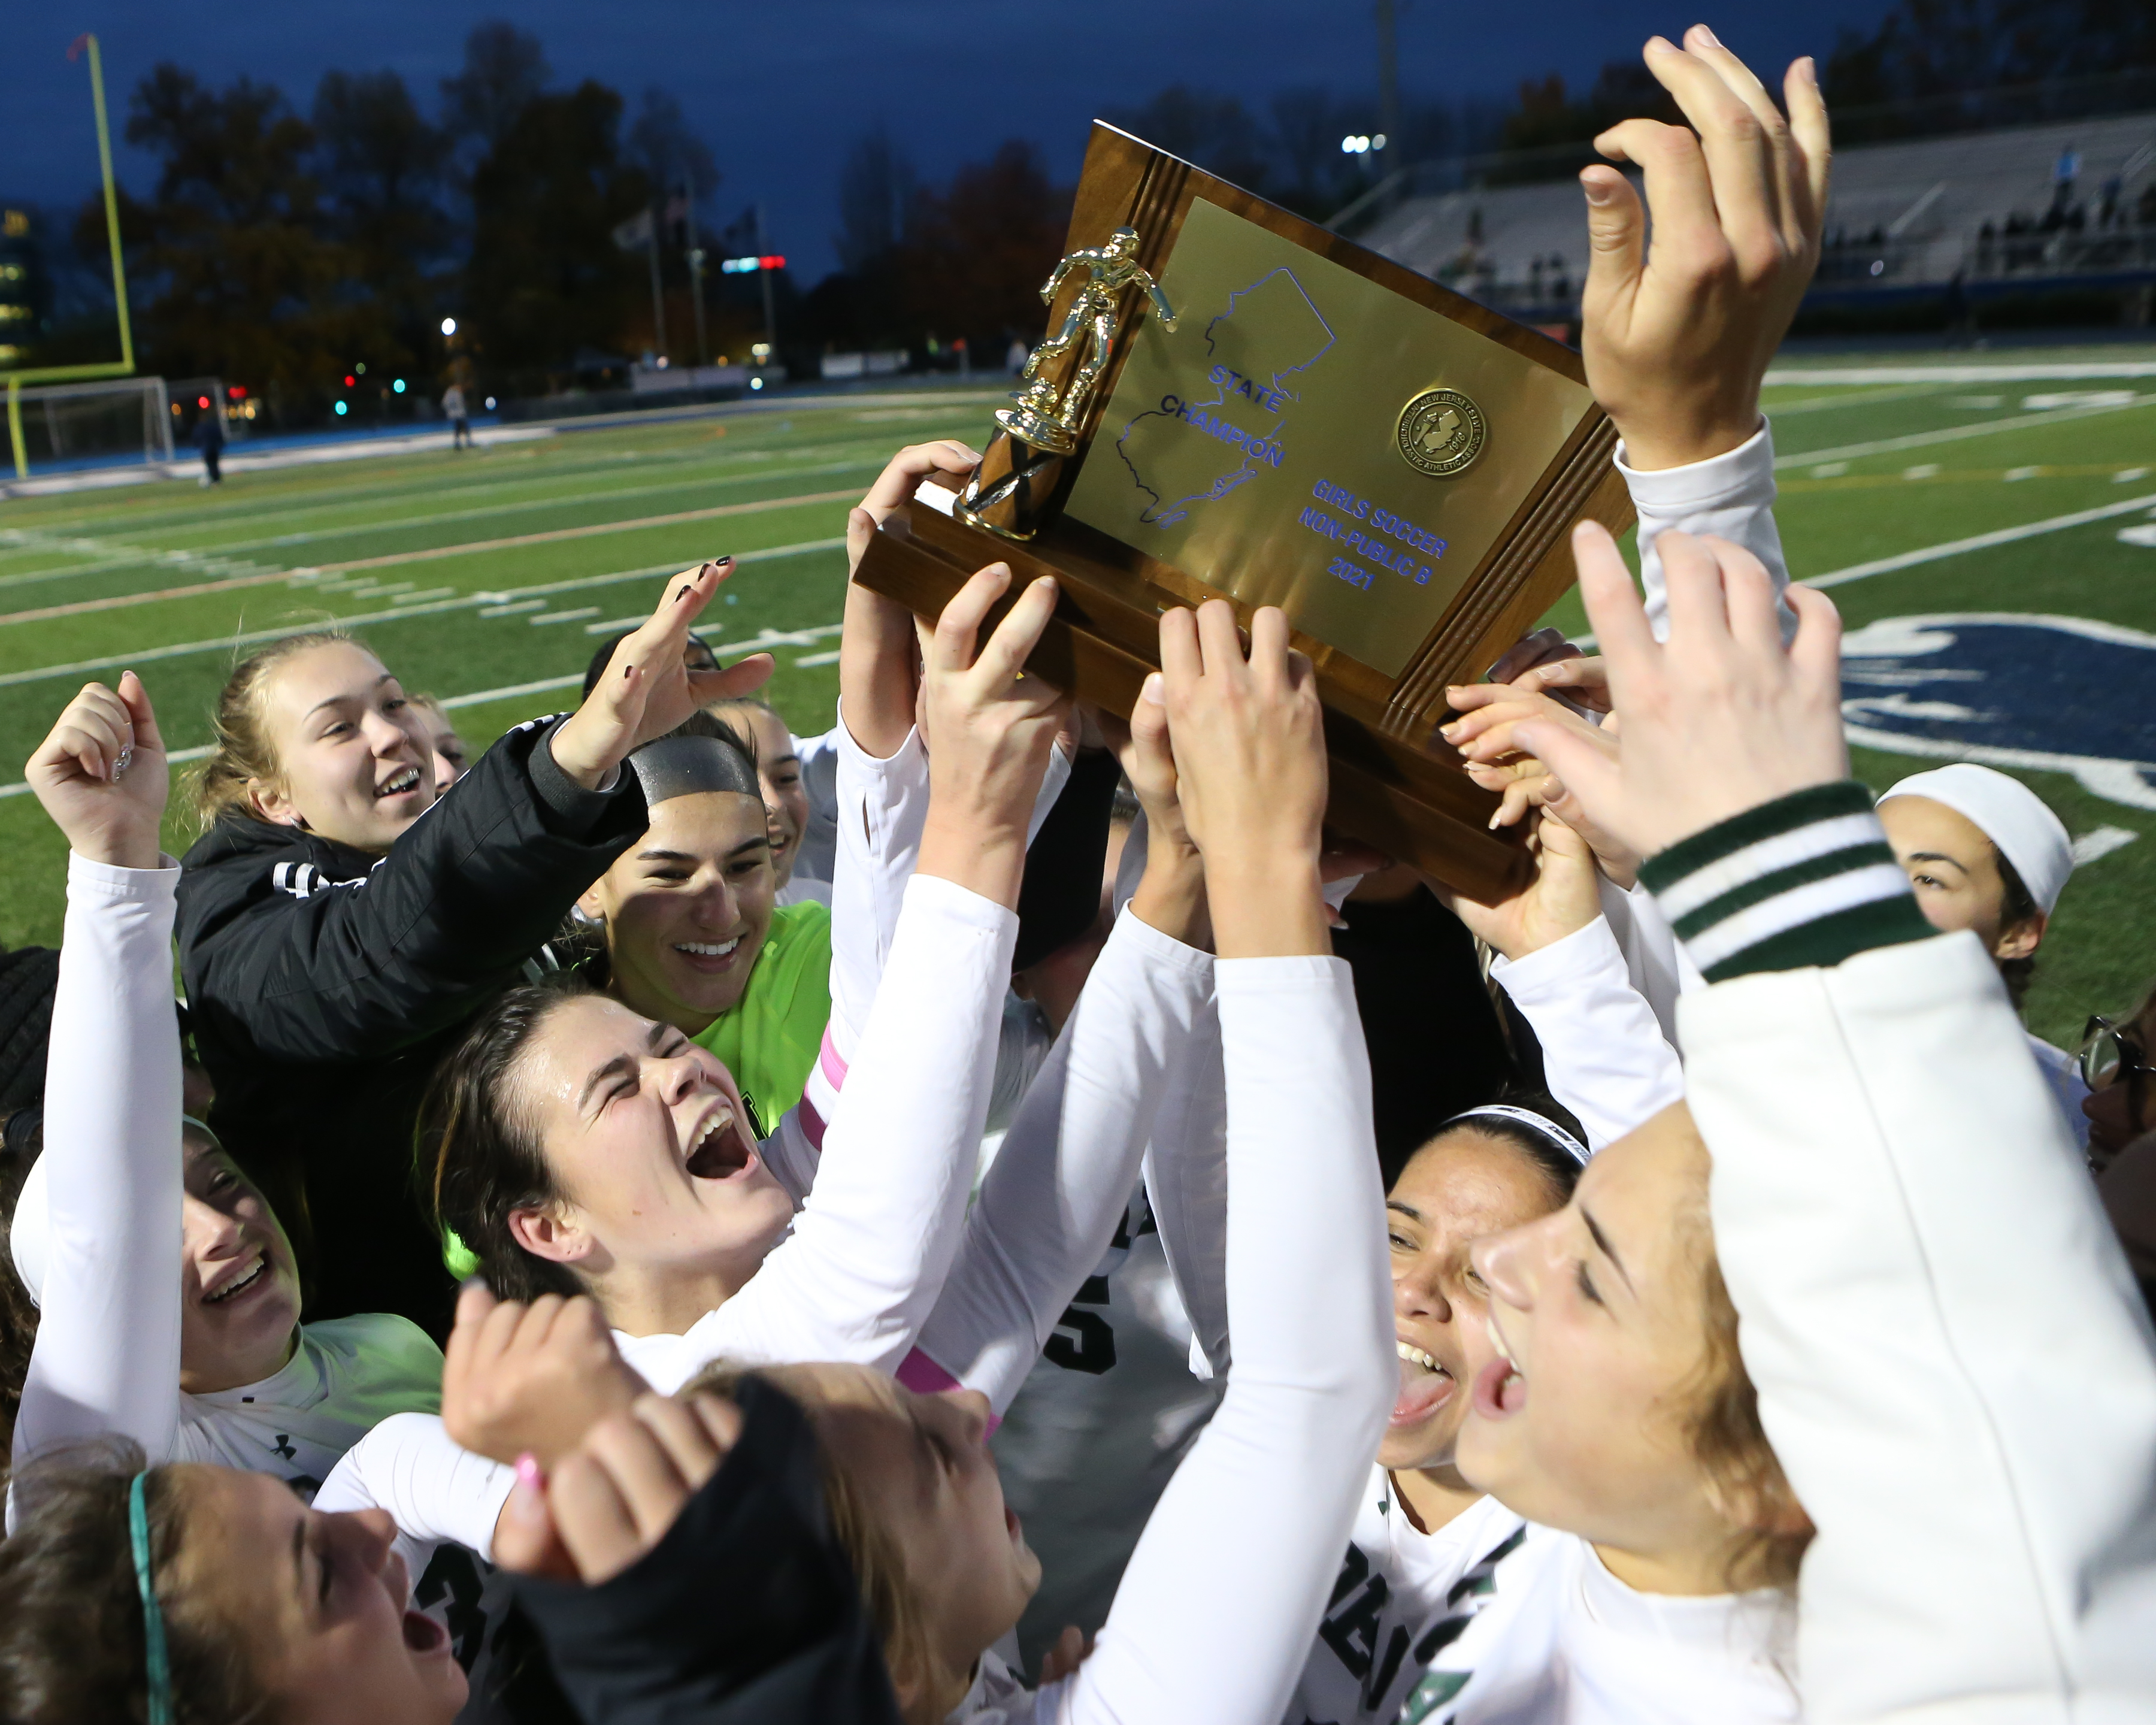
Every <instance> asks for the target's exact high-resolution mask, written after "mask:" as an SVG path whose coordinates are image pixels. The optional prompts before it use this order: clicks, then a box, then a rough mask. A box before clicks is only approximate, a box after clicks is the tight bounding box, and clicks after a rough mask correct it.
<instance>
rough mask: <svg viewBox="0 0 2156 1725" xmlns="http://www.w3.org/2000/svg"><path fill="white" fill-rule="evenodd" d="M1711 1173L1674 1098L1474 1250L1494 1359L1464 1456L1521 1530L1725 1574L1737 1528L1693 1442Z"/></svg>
mask: <svg viewBox="0 0 2156 1725" xmlns="http://www.w3.org/2000/svg"><path fill="white" fill-rule="evenodd" d="M1707 1167H1708V1162H1707V1147H1706V1146H1705V1144H1703V1143H1702V1142H1701V1140H1700V1137H1699V1135H1698V1133H1697V1132H1696V1131H1695V1130H1694V1128H1693V1127H1692V1124H1691V1115H1690V1113H1689V1112H1688V1111H1686V1108H1685V1107H1684V1105H1683V1104H1682V1103H1678V1104H1676V1106H1672V1107H1670V1108H1667V1109H1665V1110H1664V1111H1662V1112H1661V1113H1660V1114H1658V1115H1656V1116H1655V1117H1654V1118H1653V1119H1652V1120H1650V1121H1649V1122H1647V1123H1646V1124H1645V1126H1642V1127H1640V1128H1638V1129H1637V1130H1636V1131H1635V1132H1631V1133H1629V1134H1628V1135H1627V1136H1625V1137H1623V1138H1620V1140H1618V1142H1615V1143H1614V1144H1612V1145H1610V1146H1609V1147H1608V1148H1607V1149H1605V1150H1604V1151H1602V1152H1601V1153H1599V1155H1597V1156H1596V1157H1595V1158H1594V1160H1593V1161H1592V1162H1590V1163H1589V1164H1588V1165H1587V1167H1586V1168H1585V1170H1584V1172H1583V1173H1582V1174H1581V1176H1580V1181H1579V1186H1578V1190H1577V1191H1576V1192H1575V1193H1574V1194H1573V1199H1572V1202H1571V1203H1569V1204H1567V1205H1566V1206H1565V1207H1564V1208H1563V1209H1561V1210H1558V1211H1556V1212H1554V1213H1553V1214H1550V1215H1548V1216H1545V1217H1543V1218H1542V1219H1540V1220H1539V1221H1535V1222H1530V1223H1528V1224H1526V1225H1525V1226H1523V1227H1519V1228H1515V1229H1513V1230H1512V1231H1511V1232H1509V1233H1507V1234H1502V1235H1497V1236H1496V1238H1494V1239H1490V1240H1482V1241H1481V1242H1479V1243H1478V1244H1477V1245H1476V1246H1475V1248H1474V1250H1473V1252H1472V1254H1471V1255H1472V1257H1473V1260H1474V1263H1475V1266H1476V1269H1477V1270H1478V1271H1480V1272H1481V1276H1482V1279H1483V1281H1484V1282H1485V1283H1486V1285H1487V1286H1488V1289H1489V1296H1490V1301H1489V1323H1490V1329H1491V1341H1492V1343H1494V1344H1495V1345H1496V1348H1497V1349H1498V1351H1499V1353H1500V1355H1501V1358H1498V1359H1497V1360H1496V1361H1495V1362H1494V1363H1492V1364H1491V1365H1488V1366H1486V1367H1484V1368H1482V1369H1481V1371H1480V1372H1479V1373H1477V1374H1476V1379H1475V1383H1474V1387H1473V1394H1472V1398H1471V1406H1470V1409H1469V1412H1468V1414H1467V1417H1466V1422H1465V1424H1464V1425H1462V1427H1461V1429H1460V1440H1459V1446H1458V1455H1459V1466H1460V1472H1461V1473H1463V1474H1465V1475H1466V1476H1467V1478H1468V1479H1469V1480H1470V1481H1472V1482H1473V1483H1474V1484H1475V1485H1476V1486H1480V1487H1481V1489H1482V1490H1484V1491H1488V1492H1490V1493H1491V1494H1492V1495H1493V1496H1495V1497H1497V1498H1498V1499H1499V1500H1500V1501H1501V1502H1503V1503H1504V1504H1505V1505H1506V1506H1507V1507H1508V1508H1510V1509H1512V1510H1514V1511H1517V1512H1518V1513H1519V1514H1521V1515H1522V1516H1525V1517H1527V1519H1528V1520H1530V1521H1534V1522H1543V1523H1544V1524H1545V1525H1547V1526H1549V1527H1560V1528H1563V1529H1565V1530H1566V1531H1568V1532H1573V1533H1577V1534H1579V1535H1580V1536H1581V1537H1582V1538H1587V1539H1589V1540H1593V1541H1594V1542H1595V1543H1597V1544H1599V1545H1606V1546H1609V1547H1613V1548H1616V1549H1617V1550H1619V1551H1621V1552H1626V1553H1636V1554H1640V1555H1641V1556H1643V1557H1646V1558H1652V1559H1654V1560H1655V1561H1656V1562H1657V1563H1663V1564H1666V1565H1671V1566H1675V1567H1676V1568H1685V1567H1686V1566H1687V1565H1690V1566H1691V1567H1692V1568H1695V1569H1697V1571H1698V1572H1699V1573H1711V1574H1717V1575H1718V1574H1724V1573H1726V1568H1725V1567H1724V1566H1722V1565H1721V1564H1720V1563H1717V1561H1715V1560H1716V1558H1717V1554H1718V1553H1723V1552H1726V1551H1727V1549H1728V1548H1730V1546H1731V1543H1732V1538H1733V1537H1734V1532H1735V1530H1734V1529H1733V1528H1732V1526H1731V1523H1730V1522H1729V1521H1728V1519H1727V1518H1726V1517H1725V1516H1724V1515H1723V1513H1722V1510H1721V1509H1720V1508H1719V1507H1717V1502H1716V1501H1715V1498H1714V1495H1713V1492H1712V1487H1711V1486H1710V1485H1709V1482H1708V1481H1707V1475H1706V1472H1705V1471H1704V1470H1703V1469H1702V1466H1700V1464H1699V1462H1698V1461H1697V1459H1696V1458H1695V1456H1694V1455H1693V1452H1692V1446H1691V1435H1690V1434H1691V1416H1692V1414H1693V1412H1694V1410H1695V1408H1696V1406H1697V1403H1698V1401H1699V1399H1700V1396H1701V1394H1702V1382H1701V1380H1702V1375H1703V1373H1704V1372H1705V1371H1706V1368H1707V1364H1708V1352H1707V1318H1708V1313H1707V1294H1706V1284H1705V1277H1704V1267H1703V1265H1702V1256H1701V1255H1702V1252H1712V1236H1711V1235H1709V1234H1708V1232H1707V1229H1708V1224H1707V1219H1706V1204H1707ZM1664 1590H1669V1591H1688V1590H1693V1589H1682V1588H1678V1589H1664ZM1697 1590H1702V1591H1708V1592H1715V1591H1720V1590H1721V1589H1720V1588H1719V1586H1718V1585H1709V1586H1706V1587H1704V1588H1702V1589H1697Z"/></svg>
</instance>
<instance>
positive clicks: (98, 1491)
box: [0, 1438, 276, 1725]
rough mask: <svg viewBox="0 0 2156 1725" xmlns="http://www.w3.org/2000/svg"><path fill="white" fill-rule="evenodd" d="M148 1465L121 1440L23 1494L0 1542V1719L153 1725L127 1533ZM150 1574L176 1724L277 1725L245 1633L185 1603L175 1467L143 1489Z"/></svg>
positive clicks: (82, 1453) (30, 1724)
mask: <svg viewBox="0 0 2156 1725" xmlns="http://www.w3.org/2000/svg"><path fill="white" fill-rule="evenodd" d="M142 1460H143V1458H142V1452H141V1450H139V1449H138V1448H136V1446H135V1445H133V1444H131V1443H128V1442H126V1441H125V1440H120V1439H110V1438H108V1439H104V1440H99V1441H97V1442H95V1443H94V1444H90V1445H80V1446H75V1447H73V1448H70V1449H69V1450H66V1451H64V1452H59V1453H55V1454H54V1455H49V1456H48V1457H45V1458H43V1459H41V1460H39V1461H35V1462H33V1463H31V1464H29V1465H28V1466H25V1467H23V1469H22V1470H21V1471H20V1472H19V1473H18V1475H17V1476H16V1478H15V1481H14V1491H15V1503H16V1509H17V1512H18V1521H17V1523H16V1527H15V1531H14V1532H13V1534H12V1535H11V1536H9V1538H8V1540H7V1541H6V1543H0V1719H5V1720H7V1721H8V1725H136V1722H138V1721H140V1720H141V1719H144V1718H146V1717H148V1716H149V1700H148V1690H147V1685H148V1678H147V1671H146V1653H145V1651H144V1638H143V1625H142V1599H141V1592H140V1590H139V1589H138V1587H137V1584H136V1578H135V1558H134V1548H133V1544H132V1542H131V1538H130V1535H129V1530H128V1522H127V1493H128V1486H129V1483H130V1482H131V1481H132V1480H133V1478H134V1476H136V1474H137V1473H139V1472H141V1471H142ZM142 1496H143V1503H144V1507H146V1510H147V1511H148V1512H149V1526H150V1556H151V1575H152V1576H153V1577H154V1578H155V1581H156V1585H157V1597H158V1604H159V1606H160V1609H162V1614H163V1617H164V1626H165V1649H166V1655H167V1660H168V1661H169V1663H170V1666H171V1670H172V1720H173V1725H275V1718H276V1711H275V1709H274V1707H272V1705H271V1702H270V1698H269V1696H268V1695H266V1694H265V1693H264V1692H263V1689H262V1687H261V1686H260V1684H259V1682H258V1681H257V1680H256V1678H255V1676H254V1671H253V1669H252V1665H251V1661H250V1660H249V1653H248V1645H247V1640H246V1637H245V1635H244V1632H243V1631H242V1630H241V1627H240V1625H237V1624H234V1623H231V1622H228V1621H226V1620H223V1619H222V1617H221V1615H220V1614H218V1612H217V1611H216V1610H215V1609H214V1608H213V1607H212V1606H211V1605H209V1604H207V1603H206V1602H203V1601H201V1600H198V1599H189V1597H188V1595H187V1590H186V1589H184V1588H183V1587H182V1584H181V1581H180V1579H179V1577H178V1575H177V1574H176V1571H177V1569H178V1568H179V1567H180V1553H181V1549H182V1546H183V1545H184V1543H186V1537H187V1523H188V1506H187V1493H186V1491H185V1490H184V1489H182V1487H181V1486H179V1484H178V1483H177V1481H175V1480H174V1478H173V1476H172V1469H171V1468H169V1467H156V1468H151V1470H150V1471H149V1473H148V1475H147V1476H146V1478H145V1480H144V1481H143V1491H142Z"/></svg>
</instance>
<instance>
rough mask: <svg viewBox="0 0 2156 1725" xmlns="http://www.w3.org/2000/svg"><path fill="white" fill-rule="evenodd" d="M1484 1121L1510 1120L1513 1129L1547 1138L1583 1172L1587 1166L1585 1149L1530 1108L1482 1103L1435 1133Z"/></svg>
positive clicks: (1587, 1152)
mask: <svg viewBox="0 0 2156 1725" xmlns="http://www.w3.org/2000/svg"><path fill="white" fill-rule="evenodd" d="M1484 1118H1487V1119H1493V1120H1509V1121H1511V1122H1512V1123H1513V1124H1514V1125H1515V1126H1523V1127H1527V1130H1528V1131H1529V1132H1532V1133H1534V1134H1535V1135H1536V1136H1537V1137H1543V1138H1548V1140H1549V1141H1550V1142H1552V1143H1553V1144H1554V1145H1556V1146H1557V1147H1558V1149H1560V1150H1562V1151H1563V1152H1564V1153H1565V1154H1566V1155H1567V1156H1569V1157H1570V1158H1572V1159H1573V1161H1574V1162H1576V1163H1578V1164H1579V1165H1580V1166H1581V1167H1582V1168H1584V1167H1586V1166H1587V1158H1588V1156H1589V1151H1588V1148H1587V1146H1586V1145H1584V1144H1583V1143H1581V1142H1579V1140H1578V1139H1577V1138H1575V1137H1573V1135H1572V1134H1571V1133H1570V1132H1567V1131H1566V1130H1565V1129H1564V1128H1563V1127H1561V1126H1559V1125H1558V1123H1557V1122H1555V1121H1554V1120H1552V1119H1551V1118H1549V1117H1548V1116H1547V1115H1544V1114H1537V1113H1536V1112H1535V1111H1534V1110H1533V1109H1532V1108H1516V1107H1514V1106H1512V1104H1511V1103H1510V1102H1485V1103H1484V1104H1483V1105H1482V1106H1481V1107H1479V1108H1470V1109H1468V1110H1467V1111H1466V1112H1465V1113H1461V1114H1455V1115H1454V1116H1453V1117H1452V1118H1451V1119H1450V1120H1448V1121H1446V1122H1445V1124H1444V1125H1443V1126H1441V1127H1438V1131H1440V1132H1447V1131H1450V1129H1451V1128H1452V1127H1455V1126H1465V1125H1466V1123H1467V1122H1469V1121H1471V1120H1476V1119H1484Z"/></svg>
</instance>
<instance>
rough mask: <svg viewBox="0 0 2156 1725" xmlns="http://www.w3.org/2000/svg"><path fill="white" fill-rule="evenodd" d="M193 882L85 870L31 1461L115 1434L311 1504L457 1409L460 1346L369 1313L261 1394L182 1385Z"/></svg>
mask: <svg viewBox="0 0 2156 1725" xmlns="http://www.w3.org/2000/svg"><path fill="white" fill-rule="evenodd" d="M178 879H179V870H178V868H177V866H172V867H161V868H157V869H121V868H113V867H110V866H108V865H105V864H101V863H93V862H90V861H87V860H85V859H83V858H82V857H80V856H72V855H71V856H70V857H69V859H68V911H67V922H66V930H65V933H64V936H63V937H62V946H61V952H60V972H59V990H58V993H57V994H56V996H55V999H54V1007H53V1029H52V1037H51V1041H50V1044H49V1055H48V1057H47V1070H46V1091H45V1094H46V1110H45V1134H44V1137H45V1148H44V1156H43V1158H42V1160H43V1162H44V1186H45V1214H44V1218H43V1225H44V1229H45V1231H46V1236H47V1240H48V1242H49V1244H48V1248H47V1255H46V1266H45V1271H44V1279H43V1280H44V1286H43V1287H42V1288H41V1289H40V1290H39V1301H40V1304H39V1310H38V1337H37V1342H36V1343H35V1346H34V1347H33V1350H32V1353H31V1358H30V1366H29V1371H28V1377H27V1378H26V1380H25V1382H24V1384H23V1401H22V1409H21V1413H20V1415H19V1417H18V1420H17V1421H16V1426H15V1440H14V1459H15V1461H16V1462H17V1463H18V1465H19V1464H20V1463H21V1462H23V1461H27V1460H28V1459H30V1458H31V1457H33V1456H34V1455H37V1454H38V1453H39V1452H40V1451H42V1450H45V1449H48V1448H49V1447H50V1446H52V1445H55V1444H59V1443H65V1442H69V1441H71V1440H81V1439H85V1438H90V1437H94V1436H96V1435H100V1434H105V1433H110V1434H113V1435H120V1436H124V1437H127V1438H131V1439H132V1440H134V1441H135V1442H136V1443H137V1444H140V1445H141V1446H142V1450H143V1453H144V1454H145V1455H146V1456H147V1457H148V1458H149V1459H150V1461H151V1462H152V1463H153V1464H154V1463H157V1462H163V1461H201V1462H214V1463H217V1464H218V1465H220V1466H226V1467H237V1468H242V1469H245V1470H247V1471H251V1472H256V1473H269V1474H275V1475H276V1476H278V1477H279V1478H280V1479H283V1480H285V1481H290V1483H291V1484H292V1485H293V1486H295V1488H296V1489H298V1490H299V1491H300V1492H301V1493H302V1495H305V1496H311V1495H312V1494H313V1492H314V1491H315V1490H316V1487H317V1486H320V1485H321V1482H322V1481H324V1480H325V1479H326V1478H327V1477H328V1476H329V1473H330V1471H331V1469H332V1468H333V1467H334V1466H336V1462H337V1460H338V1458H339V1457H340V1456H341V1455H343V1454H344V1453H345V1451H346V1450H348V1449H350V1448H351V1447H352V1445H353V1444H354V1443H356V1442H357V1441H358V1440H359V1439H360V1438H361V1437H362V1436H363V1435H365V1434H366V1433H367V1431H369V1430H372V1428H373V1426H374V1425H376V1424H377V1422H378V1421H380V1420H383V1419H386V1418H388V1416H389V1415H391V1414H398V1413H403V1412H406V1411H409V1410H418V1411H421V1412H427V1413H431V1412H433V1411H434V1409H435V1408H436V1407H438V1406H439V1404H440V1399H441V1382H442V1354H441V1350H440V1349H439V1348H436V1347H435V1346H434V1343H433V1342H432V1341H431V1340H430V1339H429V1337H427V1336H426V1334H425V1333H424V1332H423V1331H421V1330H420V1329H419V1328H418V1327H417V1326H416V1325H414V1324H412V1323H410V1322H407V1321H406V1320H405V1319H403V1318H401V1317H394V1316H393V1315H391V1314H389V1313H386V1312H374V1313H368V1314H365V1315H362V1316H360V1317H347V1318H338V1319H334V1320H331V1322H326V1323H319V1324H309V1325H306V1326H305V1327H303V1328H302V1329H301V1330H300V1333H299V1336H298V1337H297V1338H296V1345H295V1348H294V1350H293V1353H292V1355H291V1358H290V1359H289V1360H288V1361H287V1362H286V1363H285V1365H284V1366H283V1367H282V1368H280V1369H279V1370H278V1371H276V1372H275V1373H272V1374H271V1375H270V1376H269V1377H268V1378H264V1379H263V1380H262V1381H261V1382H260V1383H259V1384H241V1385H239V1387H238V1388H236V1389H224V1390H218V1391H213V1392H211V1393H208V1394H199V1395H191V1394H186V1393H185V1392H183V1391H182V1389H180V1304H179V1302H180V1272H181V1261H180V1255H181V1245H180V1238H181V1230H180V1215H181V1209H182V1202H183V1197H184V1189H183V1184H182V1173H183V1164H182V1158H181V1150H180V1102H179V1096H180V1049H179V1037H178V1034H177V1027H176V1025H175V1024H174V1021H173V1017H172V957H171V953H172V917H173V891H174V888H175V886H176V885H177V881H178Z"/></svg>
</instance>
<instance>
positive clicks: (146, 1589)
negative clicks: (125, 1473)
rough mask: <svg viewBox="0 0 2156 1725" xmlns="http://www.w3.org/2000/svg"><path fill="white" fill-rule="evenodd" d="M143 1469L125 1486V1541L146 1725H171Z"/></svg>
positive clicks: (167, 1666) (162, 1617)
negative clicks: (135, 1602) (130, 1555)
mask: <svg viewBox="0 0 2156 1725" xmlns="http://www.w3.org/2000/svg"><path fill="white" fill-rule="evenodd" d="M149 1477H150V1475H149V1471H148V1470H147V1469H145V1470H144V1471H142V1472H141V1473H138V1474H136V1476H135V1477H134V1479H133V1480H132V1481H130V1482H129V1484H128V1486H127V1538H128V1543H130V1544H131V1545H132V1546H133V1547H134V1548H135V1588H136V1592H138V1593H140V1594H141V1595H142V1662H143V1665H144V1666H145V1667H146V1671H147V1677H148V1688H149V1696H150V1725H172V1660H171V1658H170V1657H169V1656H167V1654H166V1651H165V1614H164V1611H163V1609H162V1607H160V1606H159V1605H158V1604H157V1583H156V1581H155V1580H154V1579H152V1578H151V1568H150V1511H149V1507H148V1506H147V1505H146V1504H145V1503H144V1502H143V1501H142V1482H143V1481H145V1480H146V1479H148V1478H149Z"/></svg>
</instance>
